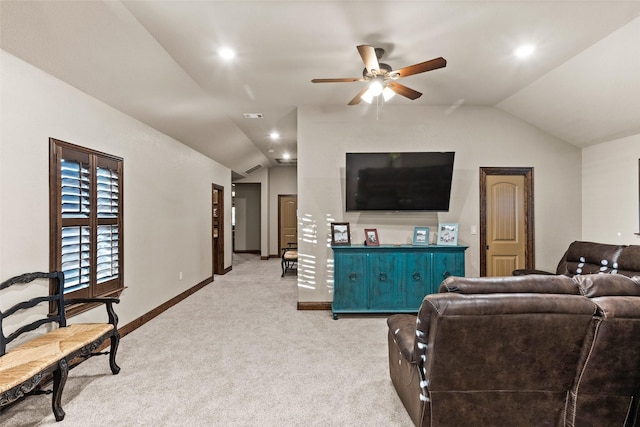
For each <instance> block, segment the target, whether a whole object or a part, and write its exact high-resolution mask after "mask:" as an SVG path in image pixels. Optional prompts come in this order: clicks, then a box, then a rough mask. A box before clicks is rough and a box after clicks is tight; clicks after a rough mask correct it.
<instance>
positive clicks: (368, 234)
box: [364, 228, 380, 246]
mask: <svg viewBox="0 0 640 427" xmlns="http://www.w3.org/2000/svg"><path fill="white" fill-rule="evenodd" d="M364 235H365V239H364V244H365V245H367V246H380V240H378V230H376V229H375V228H365V229H364Z"/></svg>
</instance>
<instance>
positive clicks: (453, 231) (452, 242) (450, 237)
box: [438, 223, 458, 246]
mask: <svg viewBox="0 0 640 427" xmlns="http://www.w3.org/2000/svg"><path fill="white" fill-rule="evenodd" d="M457 244H458V224H454V223H442V224H438V245H444V246H456V245H457Z"/></svg>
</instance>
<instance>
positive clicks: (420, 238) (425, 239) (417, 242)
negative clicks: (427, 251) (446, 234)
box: [413, 227, 429, 246]
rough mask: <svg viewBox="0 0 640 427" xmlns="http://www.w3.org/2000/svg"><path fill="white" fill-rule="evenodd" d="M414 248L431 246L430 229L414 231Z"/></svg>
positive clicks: (417, 228) (421, 228) (422, 228)
mask: <svg viewBox="0 0 640 427" xmlns="http://www.w3.org/2000/svg"><path fill="white" fill-rule="evenodd" d="M413 246H429V227H415V228H414V229H413Z"/></svg>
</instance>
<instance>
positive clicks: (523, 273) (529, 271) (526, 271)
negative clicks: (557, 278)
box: [511, 268, 556, 276]
mask: <svg viewBox="0 0 640 427" xmlns="http://www.w3.org/2000/svg"><path fill="white" fill-rule="evenodd" d="M529 274H545V275H547V276H552V275H555V274H556V273H552V272H550V271H544V270H536V269H534V268H521V269H518V270H513V272H512V273H511V275H512V276H527V275H529Z"/></svg>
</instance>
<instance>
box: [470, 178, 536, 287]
mask: <svg viewBox="0 0 640 427" xmlns="http://www.w3.org/2000/svg"><path fill="white" fill-rule="evenodd" d="M533 199H534V198H533V168H531V167H525V168H510V167H504V168H502V167H497V168H491V167H482V168H480V276H510V275H511V274H512V272H513V270H516V269H519V268H534V265H535V233H534V209H533Z"/></svg>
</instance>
